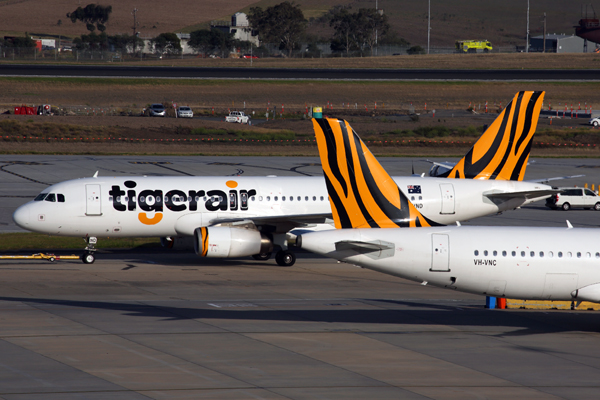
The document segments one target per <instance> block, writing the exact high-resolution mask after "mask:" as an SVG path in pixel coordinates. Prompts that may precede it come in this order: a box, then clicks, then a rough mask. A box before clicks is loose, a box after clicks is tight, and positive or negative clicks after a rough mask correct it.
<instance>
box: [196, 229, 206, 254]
mask: <svg viewBox="0 0 600 400" xmlns="http://www.w3.org/2000/svg"><path fill="white" fill-rule="evenodd" d="M198 230H199V231H200V234H198ZM194 235H195V236H196V238H195V240H194V244H196V245H197V244H199V243H200V242H201V243H202V244H201V246H202V248H201V249H196V254H198V255H199V256H200V257H206V254H208V228H207V227H205V226H203V227H201V228H199V229H196V230H195V231H194ZM198 236H200V237H198ZM198 250H200V251H198Z"/></svg>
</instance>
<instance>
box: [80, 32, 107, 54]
mask: <svg viewBox="0 0 600 400" xmlns="http://www.w3.org/2000/svg"><path fill="white" fill-rule="evenodd" d="M73 44H74V45H75V47H76V48H77V49H78V50H106V49H107V48H108V36H107V35H106V33H104V32H102V33H101V34H99V35H97V34H96V33H95V32H91V33H90V34H89V35H81V37H78V38H75V39H73Z"/></svg>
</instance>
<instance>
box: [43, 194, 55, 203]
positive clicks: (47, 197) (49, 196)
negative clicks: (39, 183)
mask: <svg viewBox="0 0 600 400" xmlns="http://www.w3.org/2000/svg"><path fill="white" fill-rule="evenodd" d="M44 200H45V201H52V202H55V201H56V195H55V194H54V193H49V194H48V196H46V198H45V199H44Z"/></svg>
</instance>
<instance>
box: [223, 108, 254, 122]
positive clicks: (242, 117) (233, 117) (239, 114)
mask: <svg viewBox="0 0 600 400" xmlns="http://www.w3.org/2000/svg"><path fill="white" fill-rule="evenodd" d="M225 122H237V123H238V124H249V123H250V117H249V116H247V115H246V114H244V112H243V111H230V112H229V115H228V116H226V117H225Z"/></svg>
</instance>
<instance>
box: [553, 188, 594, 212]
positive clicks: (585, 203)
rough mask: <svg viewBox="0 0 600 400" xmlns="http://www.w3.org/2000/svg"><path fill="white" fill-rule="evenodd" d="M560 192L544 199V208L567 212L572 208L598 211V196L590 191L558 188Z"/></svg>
mask: <svg viewBox="0 0 600 400" xmlns="http://www.w3.org/2000/svg"><path fill="white" fill-rule="evenodd" d="M559 189H561V190H562V192H560V193H557V194H555V195H552V196H550V197H548V198H547V199H546V207H550V208H552V209H553V210H556V209H558V208H562V209H563V210H565V211H567V210H570V209H571V208H573V207H578V208H584V209H586V210H589V209H590V208H593V209H594V210H596V211H600V196H598V195H597V194H596V193H594V192H592V191H591V190H590V189H584V188H559Z"/></svg>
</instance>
